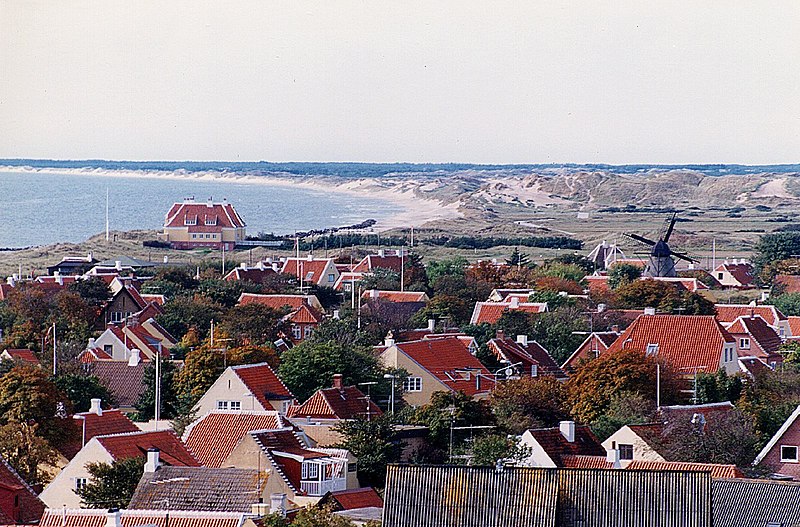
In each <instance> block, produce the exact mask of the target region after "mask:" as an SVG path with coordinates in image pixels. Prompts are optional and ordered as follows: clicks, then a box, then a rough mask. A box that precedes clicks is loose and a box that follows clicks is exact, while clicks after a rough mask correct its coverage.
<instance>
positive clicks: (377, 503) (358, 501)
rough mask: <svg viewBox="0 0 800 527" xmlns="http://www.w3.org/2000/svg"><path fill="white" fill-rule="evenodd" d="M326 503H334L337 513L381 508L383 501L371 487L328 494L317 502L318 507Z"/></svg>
mask: <svg viewBox="0 0 800 527" xmlns="http://www.w3.org/2000/svg"><path fill="white" fill-rule="evenodd" d="M327 503H334V504H335V506H334V507H335V510H339V511H348V510H353V509H363V508H364V507H379V508H383V499H382V498H381V496H380V494H378V492H377V491H376V490H375V489H374V488H372V487H362V488H359V489H348V490H337V491H336V492H328V493H327V494H325V495H324V496H323V497H322V499H321V500H320V501H319V504H320V505H323V504H327Z"/></svg>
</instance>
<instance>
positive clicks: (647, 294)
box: [616, 280, 716, 315]
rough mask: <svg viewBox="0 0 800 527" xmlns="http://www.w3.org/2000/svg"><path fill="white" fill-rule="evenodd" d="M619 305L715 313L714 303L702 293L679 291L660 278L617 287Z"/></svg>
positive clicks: (699, 313) (677, 312) (682, 312)
mask: <svg viewBox="0 0 800 527" xmlns="http://www.w3.org/2000/svg"><path fill="white" fill-rule="evenodd" d="M616 293H617V300H618V304H619V307H622V308H630V309H640V308H643V307H653V308H656V309H657V310H658V311H661V312H664V313H675V314H681V315H714V314H716V308H715V307H714V303H713V302H711V301H710V300H708V299H706V298H705V297H703V296H702V295H699V294H697V293H692V292H688V291H679V290H678V288H677V287H676V286H675V285H674V284H671V283H668V282H662V281H659V280H636V281H634V282H630V283H627V284H623V285H621V286H619V287H618V288H617V291H616Z"/></svg>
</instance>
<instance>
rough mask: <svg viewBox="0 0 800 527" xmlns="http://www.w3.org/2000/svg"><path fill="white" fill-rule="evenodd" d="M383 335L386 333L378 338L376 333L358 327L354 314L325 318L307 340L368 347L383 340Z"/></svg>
mask: <svg viewBox="0 0 800 527" xmlns="http://www.w3.org/2000/svg"><path fill="white" fill-rule="evenodd" d="M383 337H384V335H380V336H379V337H378V338H377V339H376V338H375V336H374V335H370V334H369V333H367V332H366V331H362V330H360V329H358V322H357V320H356V319H355V318H354V317H353V316H343V317H341V318H326V319H325V320H323V321H322V322H321V323H320V324H319V325H318V326H317V327H316V328H315V329H314V333H312V334H311V337H310V338H308V339H306V342H313V343H316V344H321V343H326V342H333V343H336V344H337V345H339V346H350V347H355V348H367V347H371V346H373V345H375V344H377V343H378V342H380V341H381V340H383Z"/></svg>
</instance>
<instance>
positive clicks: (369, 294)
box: [361, 289, 428, 302]
mask: <svg viewBox="0 0 800 527" xmlns="http://www.w3.org/2000/svg"><path fill="white" fill-rule="evenodd" d="M361 298H367V299H369V298H380V299H381V300H385V301H387V302H427V301H428V295H426V294H425V292H424V291H379V290H377V289H370V290H367V291H364V293H363V294H362V295H361Z"/></svg>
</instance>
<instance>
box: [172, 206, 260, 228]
mask: <svg viewBox="0 0 800 527" xmlns="http://www.w3.org/2000/svg"><path fill="white" fill-rule="evenodd" d="M187 217H188V218H190V219H195V220H196V223H197V224H196V225H192V226H191V227H193V228H195V229H196V228H202V227H204V226H205V222H206V219H209V220H216V225H215V226H214V227H215V228H221V227H227V228H233V227H235V228H239V227H244V226H245V223H244V221H242V218H241V217H240V216H239V214H237V212H236V209H234V208H233V205H231V204H230V203H227V202H224V203H212V204H208V203H195V202H183V203H175V204H174V205H172V207H171V208H170V210H169V212H168V213H167V218H166V221H164V226H165V227H185V226H186V222H185V219H186V218H187Z"/></svg>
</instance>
